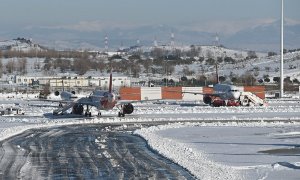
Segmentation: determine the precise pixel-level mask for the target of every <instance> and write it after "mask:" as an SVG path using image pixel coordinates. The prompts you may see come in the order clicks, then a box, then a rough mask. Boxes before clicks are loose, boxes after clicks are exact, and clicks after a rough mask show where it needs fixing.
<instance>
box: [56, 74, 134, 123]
mask: <svg viewBox="0 0 300 180" xmlns="http://www.w3.org/2000/svg"><path fill="white" fill-rule="evenodd" d="M119 99H120V98H119V97H117V96H116V95H115V94H114V93H112V74H110V78H109V90H108V91H103V90H98V89H96V90H94V91H93V92H92V93H91V94H90V95H89V96H88V97H82V98H79V99H77V100H75V101H72V102H70V103H68V104H67V105H65V106H63V107H61V108H59V109H56V110H54V111H53V114H54V115H57V114H63V113H64V112H66V111H67V110H69V109H71V108H72V114H78V115H82V114H83V111H84V106H86V108H85V112H84V114H85V116H91V112H90V109H91V107H96V108H97V110H98V115H101V112H100V111H101V110H110V109H113V108H114V107H115V106H117V107H119V109H120V111H119V113H118V116H119V117H121V116H122V117H124V116H125V114H131V113H132V112H133V110H134V108H133V105H132V104H131V103H130V102H121V101H119Z"/></svg>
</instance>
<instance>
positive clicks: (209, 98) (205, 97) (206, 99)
mask: <svg viewBox="0 0 300 180" xmlns="http://www.w3.org/2000/svg"><path fill="white" fill-rule="evenodd" d="M203 102H204V103H205V104H211V103H212V98H211V97H210V96H207V95H206V96H204V97H203Z"/></svg>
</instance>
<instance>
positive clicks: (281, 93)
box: [280, 0, 284, 98]
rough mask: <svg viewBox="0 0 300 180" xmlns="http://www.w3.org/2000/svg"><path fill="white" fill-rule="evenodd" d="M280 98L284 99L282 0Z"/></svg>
mask: <svg viewBox="0 0 300 180" xmlns="http://www.w3.org/2000/svg"><path fill="white" fill-rule="evenodd" d="M280 48H281V50H280V98H282V97H283V90H284V87H283V0H281V46H280Z"/></svg>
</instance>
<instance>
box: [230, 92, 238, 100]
mask: <svg viewBox="0 0 300 180" xmlns="http://www.w3.org/2000/svg"><path fill="white" fill-rule="evenodd" d="M232 96H233V98H234V99H239V97H240V92H233V93H232Z"/></svg>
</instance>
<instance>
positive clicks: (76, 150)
mask: <svg viewBox="0 0 300 180" xmlns="http://www.w3.org/2000/svg"><path fill="white" fill-rule="evenodd" d="M140 126H141V125H133V124H127V125H108V124H107V125H105V124H101V125H99V124H95V125H85V126H82V125H77V126H60V127H53V128H41V129H31V130H27V131H25V132H24V133H22V134H19V135H17V136H14V137H11V138H9V139H7V140H5V141H2V142H0V179H195V178H194V176H192V175H191V174H190V173H189V172H187V171H186V170H185V169H183V168H182V167H180V166H178V165H177V164H174V163H173V162H171V161H170V160H168V159H166V158H164V157H162V156H161V155H159V154H157V153H156V152H154V151H152V150H151V149H149V148H148V146H147V144H146V142H145V141H144V140H143V139H142V138H140V137H138V136H135V135H132V131H133V130H135V129H136V128H139V127H140ZM144 126H145V124H144Z"/></svg>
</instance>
